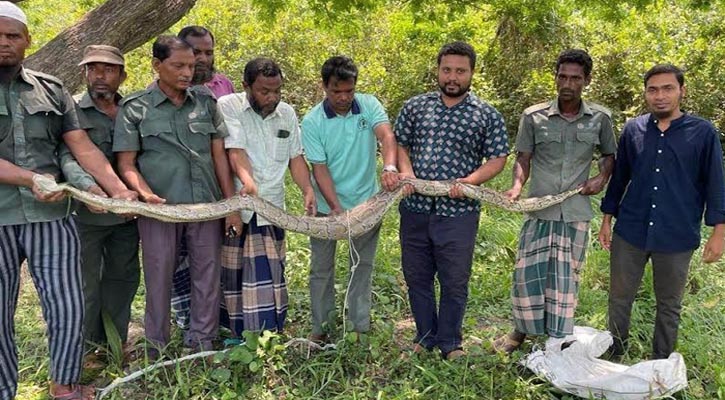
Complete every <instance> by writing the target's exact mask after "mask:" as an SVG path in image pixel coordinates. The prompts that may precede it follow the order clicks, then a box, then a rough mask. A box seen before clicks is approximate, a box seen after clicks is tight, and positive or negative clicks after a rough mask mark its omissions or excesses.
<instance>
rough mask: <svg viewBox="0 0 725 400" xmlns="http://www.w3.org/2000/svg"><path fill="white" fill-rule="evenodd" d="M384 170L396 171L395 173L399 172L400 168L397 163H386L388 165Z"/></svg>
mask: <svg viewBox="0 0 725 400" xmlns="http://www.w3.org/2000/svg"><path fill="white" fill-rule="evenodd" d="M383 172H394V173H396V174H397V173H398V168H397V167H396V166H395V165H393V164H388V165H386V166H384V167H383Z"/></svg>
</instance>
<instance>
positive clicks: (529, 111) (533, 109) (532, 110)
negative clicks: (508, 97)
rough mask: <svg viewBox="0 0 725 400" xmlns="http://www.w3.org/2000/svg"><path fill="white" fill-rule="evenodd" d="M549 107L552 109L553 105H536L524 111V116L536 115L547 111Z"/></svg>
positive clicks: (546, 103) (545, 103) (548, 103)
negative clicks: (538, 112)
mask: <svg viewBox="0 0 725 400" xmlns="http://www.w3.org/2000/svg"><path fill="white" fill-rule="evenodd" d="M549 107H551V103H550V102H548V101H546V102H543V103H539V104H534V105H533V106H531V107H528V108H527V109H525V110H524V114H526V115H530V114H533V113H535V112H537V111H541V110H546V109H547V108H549Z"/></svg>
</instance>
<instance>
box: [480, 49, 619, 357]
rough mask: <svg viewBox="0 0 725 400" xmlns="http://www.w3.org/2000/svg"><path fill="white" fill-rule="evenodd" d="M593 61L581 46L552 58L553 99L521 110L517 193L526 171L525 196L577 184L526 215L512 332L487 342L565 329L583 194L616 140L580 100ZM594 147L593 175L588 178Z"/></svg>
mask: <svg viewBox="0 0 725 400" xmlns="http://www.w3.org/2000/svg"><path fill="white" fill-rule="evenodd" d="M592 64H593V63H592V59H591V57H590V56H589V54H587V53H586V52H585V51H583V50H566V51H564V52H562V53H561V54H560V55H559V58H558V60H557V62H556V70H555V80H556V88H557V94H558V96H557V98H556V99H554V100H553V101H550V102H545V103H541V104H537V105H535V106H532V107H529V108H527V109H526V110H525V111H524V113H523V115H522V116H521V121H520V123H519V132H518V135H517V137H516V151H517V156H516V163H515V164H514V170H513V186H512V188H511V189H510V190H509V191H508V192H506V194H507V195H508V197H509V198H511V199H517V198H518V197H519V195H520V194H521V190H522V188H523V186H524V184H525V183H526V181H527V180H528V178H529V174H530V175H531V186H530V189H529V196H531V197H537V196H544V195H549V194H555V193H559V192H562V191H564V190H569V189H573V188H576V187H582V191H581V195H578V196H574V197H572V198H571V199H569V200H566V201H565V202H563V203H561V204H560V205H556V206H552V207H549V208H547V209H545V210H541V211H537V212H534V213H530V214H529V215H528V216H527V219H526V222H524V225H523V227H522V229H521V233H520V235H519V250H518V255H517V258H516V266H515V268H514V276H513V280H514V282H513V288H512V291H511V300H512V302H513V317H514V330H513V331H512V332H510V333H509V334H507V335H504V336H502V337H500V338H498V339H497V340H496V341H494V342H493V348H494V349H495V350H497V351H503V352H506V353H510V352H513V351H514V350H516V349H518V348H519V347H520V346H521V344H522V342H523V340H524V339H525V338H526V336H527V335H547V336H549V337H555V338H561V337H564V336H566V335H569V334H571V333H572V331H573V328H574V310H575V309H576V305H577V292H578V289H579V273H580V270H581V267H582V265H583V263H584V256H585V253H586V247H587V244H588V241H589V240H588V239H589V221H590V220H591V218H592V216H593V214H592V208H591V203H590V200H589V197H587V196H589V195H592V194H596V193H599V192H601V191H602V190H603V189H604V186H605V185H606V184H607V181H608V180H609V177H610V176H611V172H612V168H613V165H614V153H615V151H616V142H615V138H614V132H613V131H612V120H611V113H610V111H609V110H607V109H606V108H604V107H602V106H600V105H598V104H594V103H590V102H587V101H584V100H582V98H581V95H582V91H583V90H584V88H585V87H586V86H587V85H589V83H590V81H591V71H592ZM595 149H598V150H599V152H600V154H601V158H600V159H599V174H598V175H597V176H595V177H593V178H589V171H590V169H591V164H592V159H593V156H594V151H595Z"/></svg>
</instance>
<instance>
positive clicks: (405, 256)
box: [400, 207, 479, 353]
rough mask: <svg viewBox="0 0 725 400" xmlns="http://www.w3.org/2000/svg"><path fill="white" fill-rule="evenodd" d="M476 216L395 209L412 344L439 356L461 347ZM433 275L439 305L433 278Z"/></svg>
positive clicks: (477, 214) (476, 214) (476, 225)
mask: <svg viewBox="0 0 725 400" xmlns="http://www.w3.org/2000/svg"><path fill="white" fill-rule="evenodd" d="M478 220H479V213H473V214H467V215H464V216H460V217H443V216H439V215H430V214H418V213H414V212H411V211H408V210H406V209H405V208H403V207H400V243H401V246H402V264H403V274H404V276H405V282H406V283H407V285H408V297H409V299H410V308H411V311H412V312H413V318H414V319H415V326H416V329H417V333H416V337H415V342H416V343H420V344H421V345H422V346H424V347H426V348H428V349H431V348H433V347H435V346H437V347H438V348H439V349H440V350H441V351H442V352H443V353H448V352H450V351H453V350H455V349H458V348H460V347H461V342H462V335H461V328H462V325H463V314H464V313H465V311H466V303H467V301H468V280H469V278H470V276H471V263H472V261H473V247H474V244H475V241H476V232H477V231H478ZM436 275H437V276H438V282H439V284H440V303H439V304H436V294H435V286H434V283H435V282H434V280H435V277H436Z"/></svg>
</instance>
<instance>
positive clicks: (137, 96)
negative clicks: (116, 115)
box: [119, 89, 151, 105]
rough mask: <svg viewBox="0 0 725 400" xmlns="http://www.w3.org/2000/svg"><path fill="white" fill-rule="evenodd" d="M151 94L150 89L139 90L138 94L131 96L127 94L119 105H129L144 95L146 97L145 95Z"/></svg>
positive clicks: (134, 93)
mask: <svg viewBox="0 0 725 400" xmlns="http://www.w3.org/2000/svg"><path fill="white" fill-rule="evenodd" d="M149 92H151V90H150V89H143V90H139V91H138V92H133V93H131V94H127V95H126V96H124V97H123V98H122V99H121V102H120V103H119V105H124V104H126V103H128V102H129V101H131V100H135V99H138V98H139V97H141V96H143V95H145V94H147V93H149Z"/></svg>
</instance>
